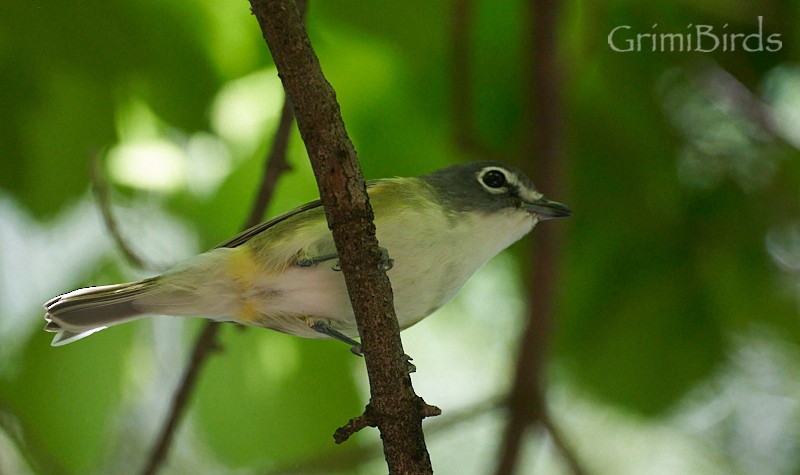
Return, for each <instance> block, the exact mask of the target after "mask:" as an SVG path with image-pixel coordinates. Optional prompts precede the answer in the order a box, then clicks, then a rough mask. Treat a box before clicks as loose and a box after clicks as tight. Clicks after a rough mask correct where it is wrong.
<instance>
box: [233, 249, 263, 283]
mask: <svg viewBox="0 0 800 475" xmlns="http://www.w3.org/2000/svg"><path fill="white" fill-rule="evenodd" d="M227 267H228V268H227V272H228V276H229V277H230V278H231V279H232V280H233V281H234V282H236V284H237V285H238V286H239V288H240V289H242V290H244V289H246V288H248V287H251V286H252V285H253V282H255V280H256V278H257V277H258V274H259V267H258V264H257V263H256V260H255V259H254V256H253V253H252V252H250V248H249V247H247V246H239V247H237V248H235V249H234V252H232V253H231V254H230V255H229V257H228V266H227Z"/></svg>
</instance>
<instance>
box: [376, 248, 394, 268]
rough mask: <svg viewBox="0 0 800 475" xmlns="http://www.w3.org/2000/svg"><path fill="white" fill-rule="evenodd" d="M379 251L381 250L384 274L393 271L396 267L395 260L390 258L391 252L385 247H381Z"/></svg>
mask: <svg viewBox="0 0 800 475" xmlns="http://www.w3.org/2000/svg"><path fill="white" fill-rule="evenodd" d="M378 249H380V250H381V267H382V268H383V270H384V272H386V271H389V270H391V268H392V267H394V259H391V258H390V257H389V250H388V249H386V248H385V247H379V248H378Z"/></svg>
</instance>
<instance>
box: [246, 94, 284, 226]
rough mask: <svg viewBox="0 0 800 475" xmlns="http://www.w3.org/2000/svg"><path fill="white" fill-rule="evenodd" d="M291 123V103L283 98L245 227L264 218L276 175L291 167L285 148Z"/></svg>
mask: <svg viewBox="0 0 800 475" xmlns="http://www.w3.org/2000/svg"><path fill="white" fill-rule="evenodd" d="M293 123H294V114H293V113H292V105H291V104H290V103H289V101H288V99H284V101H283V108H282V109H281V118H280V121H279V122H278V129H277V130H276V131H275V138H274V139H273V141H272V148H271V150H270V153H269V156H268V157H267V161H266V162H265V168H264V176H263V178H262V179H261V186H260V187H259V189H258V194H257V195H256V200H255V202H254V203H253V207H252V209H251V210H250V217H249V218H248V219H247V222H246V223H245V226H244V227H245V229H247V228H250V227H252V226H255V225H256V224H258V223H260V222H261V220H262V219H263V218H264V213H266V211H267V206H268V205H269V202H270V201H271V200H272V195H273V193H274V192H275V185H276V184H277V182H278V177H280V176H281V174H283V173H284V172H287V171H289V170H291V169H292V167H291V165H289V162H287V161H286V150H287V149H288V147H289V137H290V135H291V134H290V132H291V130H292V124H293Z"/></svg>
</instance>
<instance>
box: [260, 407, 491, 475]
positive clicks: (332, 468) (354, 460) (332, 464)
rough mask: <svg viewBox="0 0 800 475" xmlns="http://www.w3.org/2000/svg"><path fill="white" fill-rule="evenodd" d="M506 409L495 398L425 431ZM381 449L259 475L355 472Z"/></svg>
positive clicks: (353, 450)
mask: <svg viewBox="0 0 800 475" xmlns="http://www.w3.org/2000/svg"><path fill="white" fill-rule="evenodd" d="M503 407H505V406H504V405H502V404H501V401H500V400H499V399H497V398H491V399H488V400H484V401H479V402H477V403H475V404H473V405H471V406H468V407H466V408H464V409H460V410H457V411H455V412H452V411H448V412H447V415H446V416H443V417H437V418H436V419H433V420H432V421H431V422H430V424H429V425H428V426H427V428H426V433H427V434H429V435H434V434H439V433H442V432H445V431H447V430H450V429H452V428H453V427H455V426H457V425H460V424H464V423H466V422H470V421H472V420H474V419H477V418H478V417H481V416H484V415H486V414H488V413H490V412H492V411H496V410H497V409H501V408H503ZM381 453H382V452H381V445H380V444H379V443H377V442H368V443H365V444H361V445H358V446H350V447H349V448H348V449H347V450H335V451H330V452H327V453H323V454H318V455H317V456H316V457H311V458H305V459H303V460H295V461H291V462H287V463H286V464H285V465H282V466H279V467H273V468H270V469H269V470H265V471H264V472H262V475H299V474H318V473H325V472H337V473H338V472H345V471H356V469H357V468H358V466H360V465H362V464H363V463H364V461H367V460H372V459H375V458H377V457H378V456H379V455H380V454H381Z"/></svg>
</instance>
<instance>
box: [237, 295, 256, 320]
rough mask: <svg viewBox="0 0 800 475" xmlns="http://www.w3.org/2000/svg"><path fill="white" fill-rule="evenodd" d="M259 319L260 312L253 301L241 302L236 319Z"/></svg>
mask: <svg viewBox="0 0 800 475" xmlns="http://www.w3.org/2000/svg"><path fill="white" fill-rule="evenodd" d="M261 319H262V315H261V312H259V311H258V309H257V308H256V306H255V304H253V301H252V300H245V301H244V303H243V304H242V308H241V309H240V310H239V315H238V316H237V318H236V321H237V322H240V323H258V322H260V321H261Z"/></svg>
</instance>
